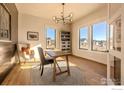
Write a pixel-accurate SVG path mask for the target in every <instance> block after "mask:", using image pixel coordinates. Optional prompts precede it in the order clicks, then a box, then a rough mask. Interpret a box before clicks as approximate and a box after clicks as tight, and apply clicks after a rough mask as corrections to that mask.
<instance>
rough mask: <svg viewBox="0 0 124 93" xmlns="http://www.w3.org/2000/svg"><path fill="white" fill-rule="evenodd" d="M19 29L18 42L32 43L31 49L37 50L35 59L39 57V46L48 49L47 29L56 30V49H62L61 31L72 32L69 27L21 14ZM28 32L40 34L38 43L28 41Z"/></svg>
mask: <svg viewBox="0 0 124 93" xmlns="http://www.w3.org/2000/svg"><path fill="white" fill-rule="evenodd" d="M18 20H19V22H18V24H19V27H18V42H19V43H30V44H31V47H32V48H33V49H35V52H36V53H35V54H36V55H35V57H37V56H38V55H37V46H40V45H41V46H42V47H43V48H44V49H45V48H46V28H47V27H53V28H55V29H56V48H57V49H60V31H62V30H65V31H70V26H69V25H61V24H55V23H54V22H53V21H49V20H47V19H44V18H40V17H36V16H32V15H28V14H22V13H19V18H18ZM27 31H33V32H39V40H38V41H30V40H27Z"/></svg>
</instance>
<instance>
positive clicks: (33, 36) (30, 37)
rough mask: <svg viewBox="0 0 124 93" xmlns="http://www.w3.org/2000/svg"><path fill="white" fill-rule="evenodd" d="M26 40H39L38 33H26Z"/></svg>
mask: <svg viewBox="0 0 124 93" xmlns="http://www.w3.org/2000/svg"><path fill="white" fill-rule="evenodd" d="M27 40H33V41H37V40H39V33H38V32H32V31H28V32H27Z"/></svg>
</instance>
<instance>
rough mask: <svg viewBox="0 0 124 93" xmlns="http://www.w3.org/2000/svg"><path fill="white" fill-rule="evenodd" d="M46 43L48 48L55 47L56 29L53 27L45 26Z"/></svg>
mask: <svg viewBox="0 0 124 93" xmlns="http://www.w3.org/2000/svg"><path fill="white" fill-rule="evenodd" d="M46 44H47V45H46V46H47V48H48V49H54V48H55V47H56V30H55V29H54V28H50V27H49V28H47V33H46Z"/></svg>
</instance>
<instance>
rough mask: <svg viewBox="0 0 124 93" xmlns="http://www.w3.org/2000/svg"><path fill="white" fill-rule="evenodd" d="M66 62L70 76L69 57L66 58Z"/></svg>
mask: <svg viewBox="0 0 124 93" xmlns="http://www.w3.org/2000/svg"><path fill="white" fill-rule="evenodd" d="M66 62H67V70H68V75H69V76H70V69H69V62H68V55H67V56H66Z"/></svg>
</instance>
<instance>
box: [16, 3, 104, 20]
mask: <svg viewBox="0 0 124 93" xmlns="http://www.w3.org/2000/svg"><path fill="white" fill-rule="evenodd" d="M16 7H17V9H18V11H19V12H20V13H26V14H30V15H34V16H38V17H42V18H45V19H49V20H51V19H52V17H53V16H60V13H61V11H62V5H61V3H16ZM102 7H105V4H98V3H92V4H91V3H66V4H65V15H68V14H69V13H72V14H73V22H74V21H76V20H78V19H80V18H82V17H84V16H86V15H88V14H90V13H91V12H93V11H96V10H97V9H99V8H102Z"/></svg>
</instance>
